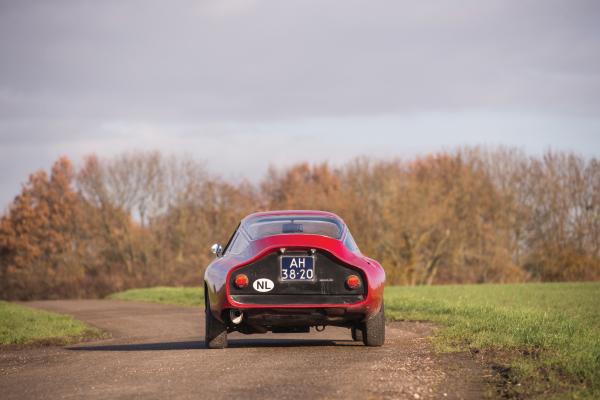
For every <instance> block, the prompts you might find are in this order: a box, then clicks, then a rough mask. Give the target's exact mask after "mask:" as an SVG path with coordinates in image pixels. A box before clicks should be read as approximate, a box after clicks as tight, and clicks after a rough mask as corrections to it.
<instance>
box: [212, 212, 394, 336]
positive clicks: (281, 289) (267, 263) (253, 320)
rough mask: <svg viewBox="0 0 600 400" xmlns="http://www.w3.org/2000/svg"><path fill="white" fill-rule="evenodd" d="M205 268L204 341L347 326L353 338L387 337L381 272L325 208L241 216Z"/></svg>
mask: <svg viewBox="0 0 600 400" xmlns="http://www.w3.org/2000/svg"><path fill="white" fill-rule="evenodd" d="M212 251H213V253H215V254H216V258H215V260H214V261H213V262H211V263H210V265H209V266H208V267H207V268H206V271H205V274H204V291H205V293H204V298H205V316H206V335H205V340H206V345H207V347H209V348H222V347H226V346H227V333H228V332H232V331H239V332H242V333H246V334H251V333H266V332H268V331H272V332H277V333H281V332H308V331H309V330H310V328H311V327H315V328H317V329H319V328H321V329H323V328H324V327H325V326H327V325H335V326H343V327H347V328H350V329H351V332H352V337H353V338H354V340H357V341H363V342H364V343H365V345H369V346H381V345H382V344H383V342H384V338H385V323H384V317H383V289H384V283H385V272H384V270H383V268H382V267H381V265H379V263H378V262H377V261H375V260H373V259H371V258H369V257H366V256H364V255H363V254H361V252H360V251H359V249H358V247H357V246H356V244H355V242H354V239H353V238H352V235H351V234H350V232H349V230H348V227H347V226H346V224H345V223H344V221H343V220H342V219H341V218H340V217H338V216H337V215H335V214H333V213H330V212H324V211H306V210H300V211H299V210H283V211H269V212H260V213H254V214H251V215H248V216H247V217H245V218H244V219H243V220H242V221H241V222H240V224H239V225H238V227H237V228H236V230H235V232H234V233H233V235H232V236H231V239H230V240H229V242H228V243H227V245H226V246H225V247H224V248H222V247H221V246H220V245H217V244H216V245H213V247H212Z"/></svg>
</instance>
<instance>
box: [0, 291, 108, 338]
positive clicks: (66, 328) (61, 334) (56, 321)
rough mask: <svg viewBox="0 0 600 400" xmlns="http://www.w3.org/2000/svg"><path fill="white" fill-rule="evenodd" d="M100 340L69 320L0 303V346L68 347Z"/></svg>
mask: <svg viewBox="0 0 600 400" xmlns="http://www.w3.org/2000/svg"><path fill="white" fill-rule="evenodd" d="M100 336H102V333H101V332H100V331H99V330H98V329H96V328H92V327H90V326H88V325H86V324H84V323H83V322H81V321H77V320H76V319H73V318H72V317H70V316H67V315H61V314H55V313H51V312H47V311H41V310H34V309H31V308H27V307H24V306H21V305H18V304H13V303H8V302H5V301H0V345H28V344H68V343H74V342H78V341H81V340H82V339H86V338H92V337H100Z"/></svg>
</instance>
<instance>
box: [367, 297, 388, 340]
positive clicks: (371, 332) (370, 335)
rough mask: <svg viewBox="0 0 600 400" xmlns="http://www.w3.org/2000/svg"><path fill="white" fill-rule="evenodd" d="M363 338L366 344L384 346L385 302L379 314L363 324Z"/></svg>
mask: <svg viewBox="0 0 600 400" xmlns="http://www.w3.org/2000/svg"><path fill="white" fill-rule="evenodd" d="M362 340H363V343H364V344H365V346H383V343H384V342H385V315H384V311H383V303H381V309H380V310H379V312H378V313H377V314H375V315H374V316H372V317H371V319H369V320H367V322H365V323H364V324H363V330H362Z"/></svg>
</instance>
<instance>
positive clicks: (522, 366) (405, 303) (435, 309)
mask: <svg viewBox="0 0 600 400" xmlns="http://www.w3.org/2000/svg"><path fill="white" fill-rule="evenodd" d="M202 296H203V293H202V289H201V288H169V287H158V288H149V289H135V290H129V291H126V292H121V293H116V294H114V295H112V296H111V298H116V299H122V300H137V301H152V302H158V303H169V304H180V305H201V304H203V297H202ZM385 301H386V317H387V318H388V319H396V320H427V321H433V322H436V323H437V324H439V325H440V327H441V328H440V329H438V330H437V331H436V334H435V337H434V338H433V340H434V343H435V345H436V347H437V348H438V349H439V350H440V351H452V350H467V349H470V350H472V351H480V352H482V354H484V357H485V359H486V360H488V361H489V362H490V363H493V364H498V371H500V372H501V376H502V378H503V380H502V386H501V387H500V390H501V391H502V395H504V396H508V397H517V398H518V397H521V396H525V397H544V398H547V397H550V398H552V397H558V398H600V283H546V284H515V285H453V286H430V287H388V288H386V293H385ZM500 365H501V366H502V367H500ZM504 366H508V368H504Z"/></svg>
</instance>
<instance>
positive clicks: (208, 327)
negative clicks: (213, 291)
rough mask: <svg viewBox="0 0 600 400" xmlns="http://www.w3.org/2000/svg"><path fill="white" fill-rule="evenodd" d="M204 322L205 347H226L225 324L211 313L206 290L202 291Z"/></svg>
mask: <svg viewBox="0 0 600 400" xmlns="http://www.w3.org/2000/svg"><path fill="white" fill-rule="evenodd" d="M204 323H205V331H204V343H205V344H206V347H207V348H209V349H223V348H225V347H227V326H226V325H225V324H224V323H223V322H221V321H219V320H218V319H216V318H215V317H214V316H213V315H212V312H211V311H210V306H209V302H208V293H207V292H206V290H205V291H204Z"/></svg>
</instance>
